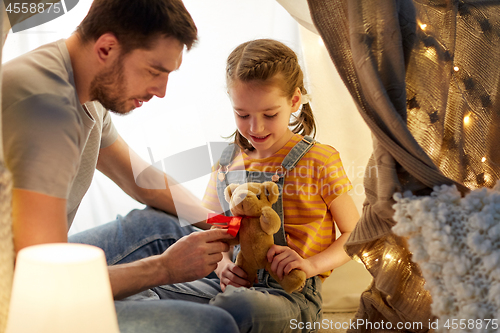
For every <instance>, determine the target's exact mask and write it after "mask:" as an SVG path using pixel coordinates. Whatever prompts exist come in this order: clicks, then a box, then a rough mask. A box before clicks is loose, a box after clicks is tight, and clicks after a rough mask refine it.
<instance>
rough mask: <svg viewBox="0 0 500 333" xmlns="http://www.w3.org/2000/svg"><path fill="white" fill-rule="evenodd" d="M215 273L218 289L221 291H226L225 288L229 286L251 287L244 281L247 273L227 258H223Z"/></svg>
mask: <svg viewBox="0 0 500 333" xmlns="http://www.w3.org/2000/svg"><path fill="white" fill-rule="evenodd" d="M215 273H216V274H217V276H218V277H219V279H220V288H221V290H222V291H224V290H226V287H227V286H229V285H231V286H235V287H246V288H250V287H251V286H252V284H251V283H250V282H248V281H247V280H246V279H247V278H248V275H247V273H246V272H245V271H244V270H243V269H242V268H241V267H239V266H236V264H235V263H234V262H232V261H231V260H229V259H228V258H224V259H222V260H221V261H220V262H219V264H218V265H217V269H216V270H215Z"/></svg>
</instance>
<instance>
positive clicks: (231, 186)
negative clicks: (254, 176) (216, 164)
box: [224, 184, 240, 202]
mask: <svg viewBox="0 0 500 333" xmlns="http://www.w3.org/2000/svg"><path fill="white" fill-rule="evenodd" d="M238 186H240V185H239V184H229V186H228V187H226V189H225V190H224V199H226V201H227V202H230V201H231V197H232V196H233V193H234V190H235V189H236V188H237V187H238Z"/></svg>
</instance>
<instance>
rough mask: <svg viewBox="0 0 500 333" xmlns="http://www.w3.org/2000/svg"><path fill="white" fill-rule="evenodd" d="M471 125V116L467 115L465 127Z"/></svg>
mask: <svg viewBox="0 0 500 333" xmlns="http://www.w3.org/2000/svg"><path fill="white" fill-rule="evenodd" d="M469 123H470V115H466V116H465V117H464V124H465V125H469Z"/></svg>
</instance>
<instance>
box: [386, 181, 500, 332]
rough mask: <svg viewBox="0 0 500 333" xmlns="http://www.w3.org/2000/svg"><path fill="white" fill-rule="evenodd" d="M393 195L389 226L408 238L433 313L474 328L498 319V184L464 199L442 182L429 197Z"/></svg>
mask: <svg viewBox="0 0 500 333" xmlns="http://www.w3.org/2000/svg"><path fill="white" fill-rule="evenodd" d="M394 199H395V200H396V204H395V205H394V206H393V207H394V209H395V215H394V220H396V221H397V224H396V225H395V226H394V227H393V228H392V229H393V231H394V233H396V234H398V235H400V236H403V237H409V239H408V245H409V249H410V251H411V252H412V253H413V258H412V259H413V261H415V262H416V263H418V264H419V265H420V268H421V269H422V274H423V276H424V278H425V280H426V283H425V288H426V289H428V290H429V291H430V293H431V295H432V299H433V303H432V311H433V313H434V315H436V316H438V317H439V321H440V323H443V324H444V325H446V323H448V324H449V325H450V327H452V325H453V323H455V324H457V320H460V324H462V321H461V319H463V321H464V324H465V325H467V328H469V329H476V330H478V331H483V330H484V331H486V324H487V323H488V322H487V321H488V320H490V321H491V322H489V329H491V328H492V325H493V321H496V320H495V319H496V318H500V311H499V309H500V283H499V282H500V183H497V185H496V186H495V187H494V188H493V189H486V188H482V189H478V190H473V191H471V192H470V193H469V194H467V195H466V196H465V197H464V198H462V197H461V195H460V192H459V191H458V190H457V188H456V187H455V186H445V185H442V186H440V187H439V186H438V187H435V188H434V191H433V192H432V194H431V195H430V196H427V197H416V196H413V195H412V194H411V193H408V194H405V195H404V196H403V195H401V194H398V193H396V194H395V195H394ZM453 320H455V321H453ZM457 325H458V324H457ZM479 325H480V326H481V327H479ZM497 328H498V322H497ZM473 331H475V330H473Z"/></svg>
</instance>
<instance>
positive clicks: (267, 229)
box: [224, 181, 306, 293]
mask: <svg viewBox="0 0 500 333" xmlns="http://www.w3.org/2000/svg"><path fill="white" fill-rule="evenodd" d="M224 197H225V199H226V201H227V202H228V203H229V209H230V210H231V213H232V214H233V215H234V216H241V217H242V220H241V225H240V229H239V232H238V237H237V240H238V241H239V244H240V246H241V250H240V252H239V253H238V256H237V257H236V265H237V266H239V267H241V268H242V269H243V270H244V271H245V272H246V273H247V275H248V278H247V279H248V281H251V282H253V281H255V278H256V276H257V271H258V270H259V269H261V268H264V269H266V270H267V271H268V272H269V274H270V275H271V276H272V277H273V278H274V279H275V280H276V281H277V282H278V283H279V284H280V285H281V287H282V288H283V289H284V290H285V291H286V292H288V293H292V292H293V291H295V290H299V289H301V288H302V287H303V286H304V282H305V280H306V274H305V272H304V271H302V270H299V269H293V270H292V271H290V273H289V274H287V275H285V276H284V277H283V279H279V278H278V276H277V275H276V274H274V273H273V272H272V271H271V263H270V262H268V261H267V252H268V250H269V248H271V246H272V245H273V244H274V238H273V235H274V234H275V233H277V232H278V230H279V229H280V227H281V220H280V217H279V216H278V214H277V213H276V212H275V211H274V210H273V209H272V204H273V203H275V202H276V201H278V197H279V188H278V185H276V183H274V182H269V181H268V182H264V183H245V184H242V185H238V184H230V185H229V186H228V187H226V189H225V191H224Z"/></svg>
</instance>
